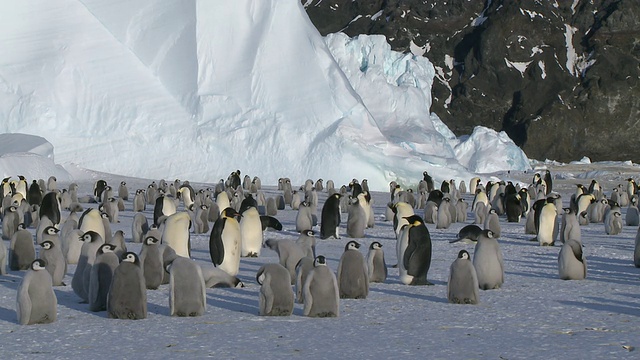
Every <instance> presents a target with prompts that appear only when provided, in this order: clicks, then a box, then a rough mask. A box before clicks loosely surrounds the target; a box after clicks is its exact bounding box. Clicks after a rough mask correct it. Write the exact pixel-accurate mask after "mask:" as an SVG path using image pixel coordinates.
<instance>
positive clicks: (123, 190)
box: [118, 181, 129, 201]
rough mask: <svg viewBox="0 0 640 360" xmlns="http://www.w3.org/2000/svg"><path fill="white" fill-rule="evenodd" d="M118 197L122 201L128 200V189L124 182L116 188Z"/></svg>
mask: <svg viewBox="0 0 640 360" xmlns="http://www.w3.org/2000/svg"><path fill="white" fill-rule="evenodd" d="M118 197H119V198H120V199H122V200H124V201H127V200H129V189H127V182H126V181H120V186H118Z"/></svg>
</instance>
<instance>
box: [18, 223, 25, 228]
mask: <svg viewBox="0 0 640 360" xmlns="http://www.w3.org/2000/svg"><path fill="white" fill-rule="evenodd" d="M24 229H26V227H25V225H24V223H20V224H18V230H24Z"/></svg>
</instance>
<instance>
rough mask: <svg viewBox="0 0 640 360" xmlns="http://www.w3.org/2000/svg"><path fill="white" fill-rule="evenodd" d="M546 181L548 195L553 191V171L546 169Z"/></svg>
mask: <svg viewBox="0 0 640 360" xmlns="http://www.w3.org/2000/svg"><path fill="white" fill-rule="evenodd" d="M544 182H545V184H547V194H546V195H549V194H550V193H551V191H553V180H551V172H549V170H545V172H544Z"/></svg>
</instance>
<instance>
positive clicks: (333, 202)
mask: <svg viewBox="0 0 640 360" xmlns="http://www.w3.org/2000/svg"><path fill="white" fill-rule="evenodd" d="M340 196H341V195H340V194H333V195H331V196H329V197H328V198H327V201H325V203H324V206H323V207H322V217H321V218H320V237H321V238H322V239H327V238H329V237H332V236H333V237H334V238H336V239H340V235H339V230H338V229H339V227H340Z"/></svg>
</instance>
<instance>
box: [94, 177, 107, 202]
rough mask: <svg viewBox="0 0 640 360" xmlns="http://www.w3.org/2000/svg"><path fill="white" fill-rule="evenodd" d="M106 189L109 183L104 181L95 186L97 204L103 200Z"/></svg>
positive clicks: (96, 183) (99, 181) (97, 182)
mask: <svg viewBox="0 0 640 360" xmlns="http://www.w3.org/2000/svg"><path fill="white" fill-rule="evenodd" d="M106 187H107V182H106V181H104V180H97V181H96V182H95V183H94V184H93V196H94V198H95V201H96V202H100V199H102V192H103V191H104V189H105V188H106Z"/></svg>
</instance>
